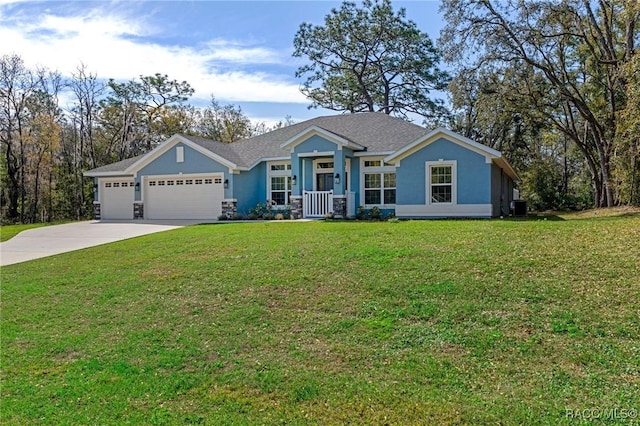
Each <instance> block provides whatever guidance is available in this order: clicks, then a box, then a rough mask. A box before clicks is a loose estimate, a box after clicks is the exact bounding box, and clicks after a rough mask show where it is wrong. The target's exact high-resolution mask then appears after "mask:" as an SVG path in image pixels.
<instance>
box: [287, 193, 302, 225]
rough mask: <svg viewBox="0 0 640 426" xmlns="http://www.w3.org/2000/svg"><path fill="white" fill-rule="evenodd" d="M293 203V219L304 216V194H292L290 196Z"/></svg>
mask: <svg viewBox="0 0 640 426" xmlns="http://www.w3.org/2000/svg"><path fill="white" fill-rule="evenodd" d="M289 202H290V203H291V219H301V218H302V195H292V196H291V197H289Z"/></svg>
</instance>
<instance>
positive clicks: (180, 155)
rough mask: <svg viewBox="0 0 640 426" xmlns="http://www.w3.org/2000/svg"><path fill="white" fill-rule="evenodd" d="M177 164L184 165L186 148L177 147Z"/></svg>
mask: <svg viewBox="0 0 640 426" xmlns="http://www.w3.org/2000/svg"><path fill="white" fill-rule="evenodd" d="M176 163H184V147H183V146H177V147H176Z"/></svg>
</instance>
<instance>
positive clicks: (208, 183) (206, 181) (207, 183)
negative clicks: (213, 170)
mask: <svg viewBox="0 0 640 426" xmlns="http://www.w3.org/2000/svg"><path fill="white" fill-rule="evenodd" d="M212 183H213V179H205V180H204V184H205V185H211V184H212Z"/></svg>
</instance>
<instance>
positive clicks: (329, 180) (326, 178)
mask: <svg viewBox="0 0 640 426" xmlns="http://www.w3.org/2000/svg"><path fill="white" fill-rule="evenodd" d="M316 188H317V190H318V191H331V190H332V189H333V173H318V174H316Z"/></svg>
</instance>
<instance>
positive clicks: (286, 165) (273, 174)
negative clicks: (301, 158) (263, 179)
mask: <svg viewBox="0 0 640 426" xmlns="http://www.w3.org/2000/svg"><path fill="white" fill-rule="evenodd" d="M277 165H284V170H271V166H277ZM290 167H291V161H268V162H267V195H266V198H265V199H266V200H271V178H272V177H279V176H285V177H291V168H290ZM285 186H286V187H287V188H286V189H285V196H284V197H285V205H276V206H273V208H274V209H283V210H284V209H285V208H286V207H287V206H288V205H290V204H291V199H290V198H289V199H287V193H288V192H292V189H291V187H292V186H293V184H292V185H289V179H285Z"/></svg>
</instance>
